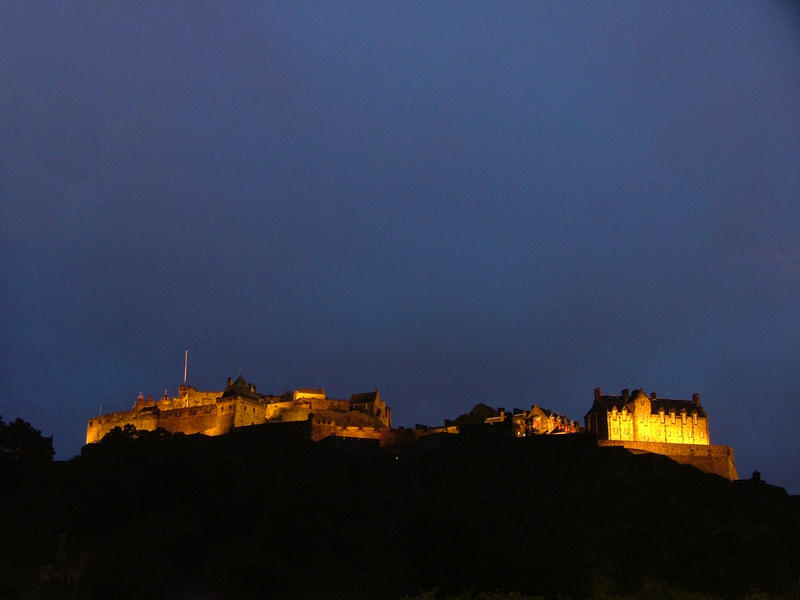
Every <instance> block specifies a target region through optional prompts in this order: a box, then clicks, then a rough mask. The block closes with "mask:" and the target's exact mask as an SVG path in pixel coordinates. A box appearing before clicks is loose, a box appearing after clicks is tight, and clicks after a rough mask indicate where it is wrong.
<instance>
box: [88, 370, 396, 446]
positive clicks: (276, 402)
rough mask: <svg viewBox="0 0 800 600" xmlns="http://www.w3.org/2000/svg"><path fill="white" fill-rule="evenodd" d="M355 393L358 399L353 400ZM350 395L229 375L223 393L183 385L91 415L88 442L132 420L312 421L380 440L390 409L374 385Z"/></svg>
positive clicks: (332, 431)
mask: <svg viewBox="0 0 800 600" xmlns="http://www.w3.org/2000/svg"><path fill="white" fill-rule="evenodd" d="M352 398H357V399H358V402H356V403H354V402H353V401H352ZM352 398H351V400H339V399H333V398H327V397H326V396H325V390H322V389H309V388H306V389H299V390H294V391H293V392H286V393H285V394H283V395H281V396H273V395H268V396H264V395H260V394H258V393H257V392H256V388H255V386H254V385H253V384H251V383H248V382H246V381H244V380H243V379H242V378H241V377H240V378H239V379H237V380H236V381H232V380H231V379H228V383H227V385H226V388H225V390H224V391H222V392H218V391H201V390H196V389H195V388H194V387H192V386H188V385H182V386H180V387H179V388H178V395H177V396H175V397H174V398H170V397H169V396H168V395H167V394H166V392H165V393H164V395H163V396H162V397H161V399H160V400H159V401H157V402H156V401H154V400H153V399H152V398H151V397H149V396H148V397H147V398H144V397H143V396H142V394H139V396H138V398H137V399H136V402H135V403H134V406H133V408H132V409H131V410H129V411H123V412H115V413H110V414H106V415H102V416H99V417H93V418H92V419H89V422H88V424H87V428H86V443H87V444H91V443H94V442H98V441H100V440H101V439H102V438H103V436H105V435H106V434H107V433H108V432H109V431H111V430H112V429H114V428H115V427H120V428H122V427H124V426H125V425H133V426H134V427H135V428H136V429H140V430H145V431H153V430H155V429H158V428H163V429H166V430H167V431H171V432H181V433H185V434H195V433H202V434H204V435H211V436H213V435H222V434H224V433H228V432H230V431H232V430H233V429H235V428H239V427H248V426H250V425H260V424H264V423H275V422H278V423H287V422H304V421H309V419H312V420H313V426H312V436H313V437H314V439H322V438H323V437H325V436H327V435H338V436H342V437H357V438H369V439H380V438H381V436H382V431H383V430H388V429H390V427H391V420H390V412H389V409H388V407H386V404H385V403H384V402H383V401H382V400H381V399H380V394H379V393H378V391H377V390H376V391H375V392H370V393H367V394H354V395H353V397H352Z"/></svg>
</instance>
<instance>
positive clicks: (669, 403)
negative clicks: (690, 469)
mask: <svg viewBox="0 0 800 600" xmlns="http://www.w3.org/2000/svg"><path fill="white" fill-rule="evenodd" d="M584 419H585V422H586V429H587V430H589V431H591V432H593V433H594V434H595V435H596V436H597V442H598V445H601V446H623V447H625V448H627V449H628V450H631V451H633V452H652V453H655V454H663V455H665V456H669V457H670V458H672V459H673V460H675V461H677V462H680V463H686V464H691V465H694V466H695V467H697V468H699V469H701V470H703V471H707V472H709V473H716V474H718V475H722V476H723V477H726V478H728V479H737V474H736V467H735V465H734V462H733V449H732V448H730V447H729V446H714V445H712V444H711V442H710V438H709V435H708V415H706V412H705V410H704V409H703V406H702V405H701V404H700V395H699V394H694V395H693V396H692V399H691V400H672V399H667V398H659V397H658V396H657V394H655V393H653V394H651V395H650V396H648V395H647V394H645V393H644V391H643V390H640V389H639V390H634V391H633V393H630V392H629V391H628V390H627V389H625V390H622V393H621V394H620V395H619V396H612V395H605V394H603V393H602V390H601V389H600V388H596V389H595V390H594V403H593V404H592V408H591V409H590V410H589V412H588V413H587V414H586V416H585V417H584Z"/></svg>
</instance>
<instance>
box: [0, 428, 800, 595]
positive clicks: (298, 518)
mask: <svg viewBox="0 0 800 600" xmlns="http://www.w3.org/2000/svg"><path fill="white" fill-rule="evenodd" d="M302 433H303V432H302V431H301V428H292V427H289V428H283V427H274V426H273V427H269V426H266V427H252V428H247V430H244V429H243V430H239V431H237V432H235V433H234V434H232V435H230V436H225V437H220V438H204V437H199V436H192V437H186V436H183V435H175V436H170V435H167V434H158V433H153V434H147V435H143V436H140V437H139V438H138V439H133V438H131V437H130V436H126V435H124V434H122V433H120V434H118V435H113V436H109V437H107V438H106V439H105V440H104V441H103V442H102V443H100V444H97V445H94V446H91V447H87V448H85V449H84V452H83V455H82V456H81V457H78V458H75V459H73V460H71V461H69V462H64V463H55V464H49V463H48V464H47V465H39V466H37V467H36V468H30V469H28V470H27V471H25V472H20V471H19V469H17V470H15V471H14V472H13V473H12V474H9V473H8V472H7V473H6V474H4V478H3V488H2V498H0V598H15V597H16V598H29V597H31V595H32V594H33V597H41V598H71V597H73V595H74V597H75V598H137V599H140V598H214V599H228V598H230V599H234V598H235V599H239V598H387V599H389V598H398V597H399V596H401V595H408V596H414V597H415V598H425V599H426V600H433V599H434V598H436V597H439V598H445V597H448V598H450V597H452V598H455V597H458V598H463V599H475V600H477V599H479V598H480V599H481V600H484V599H486V600H489V599H491V600H495V599H500V598H509V599H510V598H523V597H533V596H543V597H548V598H556V597H559V596H560V597H566V596H571V597H573V598H583V597H593V598H600V597H605V598H611V597H621V596H626V597H631V598H681V597H689V596H691V595H694V597H709V596H716V597H731V598H733V597H744V596H746V595H749V596H750V597H751V598H756V597H757V598H767V597H784V598H787V599H788V598H798V597H800V586H798V578H800V503H799V502H798V499H797V498H796V497H791V496H788V495H787V494H786V493H785V492H784V491H783V490H782V489H780V488H775V487H773V486H769V485H767V484H764V483H757V482H737V483H731V482H729V481H726V480H723V479H721V478H719V477H717V476H714V475H707V474H704V473H701V472H699V471H697V470H695V469H694V468H692V467H688V466H681V465H678V464H676V463H673V462H672V461H670V460H668V459H666V458H663V457H658V456H653V455H641V456H634V455H631V454H629V453H628V452H626V451H625V450H622V449H618V448H605V449H598V448H596V447H595V445H594V443H593V440H592V439H591V438H589V437H585V436H583V435H572V436H557V437H547V438H545V437H542V438H536V439H514V438H511V437H509V436H506V435H504V434H503V433H502V432H498V431H496V430H494V431H492V430H482V429H478V430H476V431H475V432H472V433H470V434H465V435H462V436H459V437H455V436H449V437H443V438H428V439H426V440H424V441H423V442H422V443H418V444H416V445H412V446H409V447H407V448H405V449H403V450H402V452H400V453H399V454H395V453H390V452H387V451H384V450H381V449H379V448H377V447H375V446H373V445H371V444H368V443H362V442H348V441H346V440H326V441H323V442H319V443H313V442H310V441H308V440H306V439H303V437H302ZM45 565H54V566H55V565H58V566H59V569H58V571H57V572H58V573H60V574H61V575H60V579H58V580H56V579H53V580H52V581H46V580H45V581H43V579H46V578H47V577H48V573H51V574H52V573H54V572H56V571H54V570H52V567H51V570H50V571H48V570H47V568H44V569H42V567H44V566H45ZM65 573H66V574H67V575H64V574H65ZM497 590H506V591H508V592H515V593H504V594H499V593H495V592H496V591H497Z"/></svg>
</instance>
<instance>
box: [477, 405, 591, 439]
mask: <svg viewBox="0 0 800 600" xmlns="http://www.w3.org/2000/svg"><path fill="white" fill-rule="evenodd" d="M498 412H499V414H498V415H497V416H496V417H488V418H487V419H486V420H485V423H486V424H488V425H495V424H497V423H504V422H505V421H506V419H508V418H510V419H511V426H512V430H513V432H514V435H515V436H517V437H526V436H529V435H550V434H558V433H575V432H577V431H578V430H579V426H578V423H576V422H575V421H572V420H570V419H569V418H568V417H565V416H564V415H562V414H559V413H557V412H555V411H553V410H550V409H549V408H542V407H541V406H539V405H538V404H534V405H533V406H532V407H531V409H530V410H521V409H518V408H515V409H514V410H513V411H512V413H511V414H508V413H506V411H505V409H504V408H500V409H498Z"/></svg>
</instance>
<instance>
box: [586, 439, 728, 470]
mask: <svg viewBox="0 0 800 600" xmlns="http://www.w3.org/2000/svg"><path fill="white" fill-rule="evenodd" d="M597 445H598V446H601V447H603V446H622V447H624V448H625V449H626V450H629V451H631V452H633V453H640V452H651V453H653V454H663V455H664V456H668V457H669V458H671V459H672V460H674V461H675V462H678V463H681V464H686V465H692V466H693V467H696V468H698V469H700V470H701V471H705V472H706V473H715V474H717V475H720V476H722V477H725V478H727V479H730V480H736V479H738V478H739V476H738V474H737V472H736V464H735V462H734V459H733V448H731V447H730V446H715V445H709V444H671V443H665V442H633V441H622V440H597Z"/></svg>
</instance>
